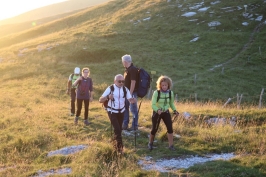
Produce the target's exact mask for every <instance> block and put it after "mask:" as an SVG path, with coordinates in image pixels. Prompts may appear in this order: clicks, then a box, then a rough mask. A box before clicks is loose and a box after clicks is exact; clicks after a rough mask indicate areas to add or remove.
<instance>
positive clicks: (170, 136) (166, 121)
mask: <svg viewBox="0 0 266 177" xmlns="http://www.w3.org/2000/svg"><path fill="white" fill-rule="evenodd" d="M162 119H163V122H164V124H165V126H166V128H167V138H168V144H169V149H170V150H175V149H174V145H173V140H174V137H173V123H172V119H171V115H170V113H169V111H168V112H165V113H163V114H162Z"/></svg>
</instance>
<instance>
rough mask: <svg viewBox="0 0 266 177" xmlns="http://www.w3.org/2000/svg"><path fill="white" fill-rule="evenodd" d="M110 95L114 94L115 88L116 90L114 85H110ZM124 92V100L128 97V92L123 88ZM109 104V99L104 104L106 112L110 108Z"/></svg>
mask: <svg viewBox="0 0 266 177" xmlns="http://www.w3.org/2000/svg"><path fill="white" fill-rule="evenodd" d="M109 87H110V90H111V91H110V93H109V94H111V93H112V92H114V90H115V88H114V85H110V86H109ZM123 91H124V97H123V98H126V97H127V90H126V87H125V86H123ZM108 102H109V99H107V100H106V101H105V102H103V104H102V107H103V108H104V109H105V110H106V109H107V108H108Z"/></svg>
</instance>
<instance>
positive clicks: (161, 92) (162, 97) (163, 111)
mask: <svg viewBox="0 0 266 177" xmlns="http://www.w3.org/2000/svg"><path fill="white" fill-rule="evenodd" d="M156 84H157V86H156V87H157V90H155V91H154V92H153V95H152V110H153V113H152V129H151V133H150V137H149V143H148V148H149V149H150V150H152V149H153V141H154V137H155V134H156V132H157V131H158V128H159V125H160V121H161V119H162V120H163V122H164V124H165V126H166V128H167V137H168V143H169V149H170V150H175V148H174V145H173V124H172V119H171V115H170V112H169V107H170V108H171V109H172V110H173V113H174V114H175V116H178V114H179V113H178V112H177V111H176V108H175V105H174V93H173V91H171V90H170V88H171V87H172V80H171V78H169V77H168V76H161V77H159V78H158V80H157V82H156ZM170 94H171V95H170Z"/></svg>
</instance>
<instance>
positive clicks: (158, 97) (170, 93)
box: [157, 90, 172, 102]
mask: <svg viewBox="0 0 266 177" xmlns="http://www.w3.org/2000/svg"><path fill="white" fill-rule="evenodd" d="M157 92H158V96H157V102H158V101H159V99H160V94H161V91H160V90H157ZM171 96H172V91H171V90H169V100H171Z"/></svg>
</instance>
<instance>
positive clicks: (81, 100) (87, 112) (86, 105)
mask: <svg viewBox="0 0 266 177" xmlns="http://www.w3.org/2000/svg"><path fill="white" fill-rule="evenodd" d="M82 102H84V108H85V111H84V119H85V120H86V119H88V116H89V103H90V100H89V99H88V100H83V99H77V113H76V117H79V116H80V113H81V109H82Z"/></svg>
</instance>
